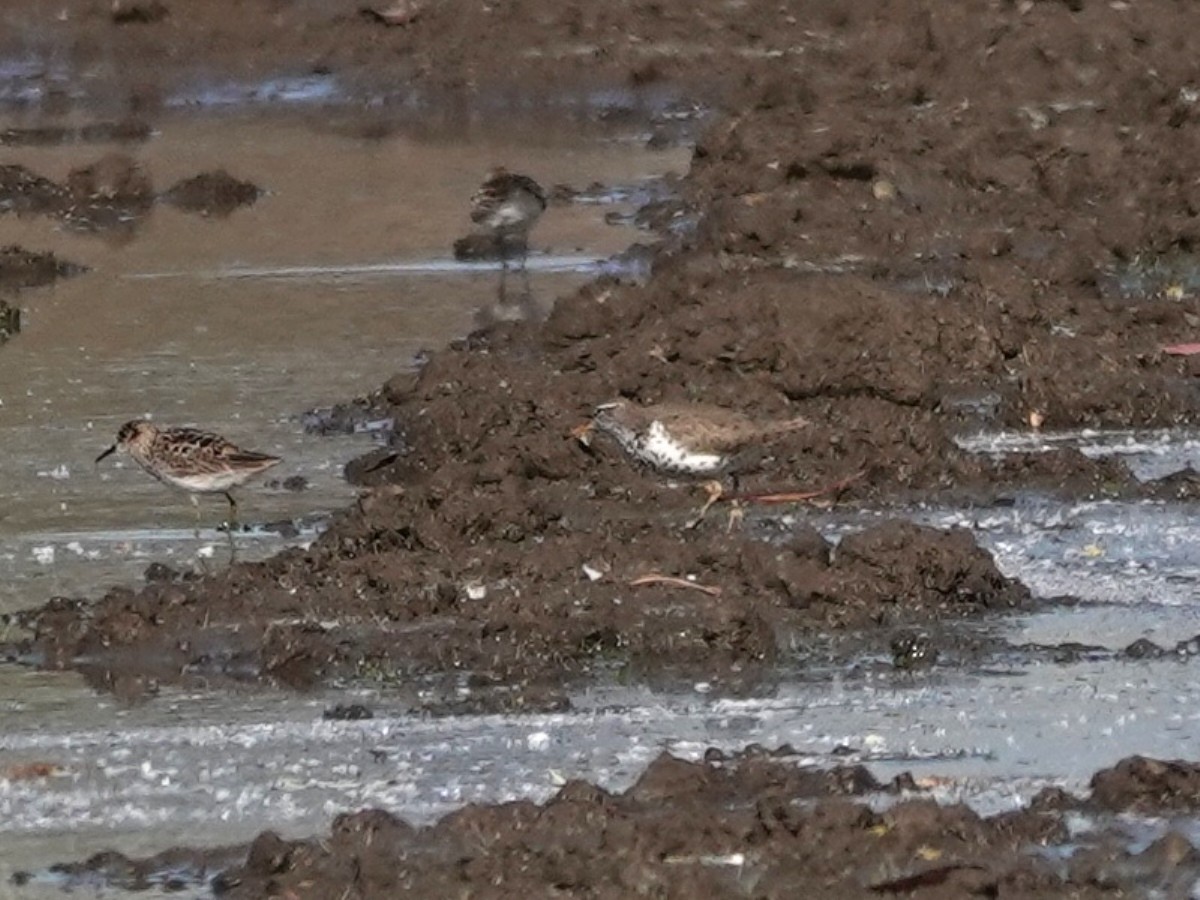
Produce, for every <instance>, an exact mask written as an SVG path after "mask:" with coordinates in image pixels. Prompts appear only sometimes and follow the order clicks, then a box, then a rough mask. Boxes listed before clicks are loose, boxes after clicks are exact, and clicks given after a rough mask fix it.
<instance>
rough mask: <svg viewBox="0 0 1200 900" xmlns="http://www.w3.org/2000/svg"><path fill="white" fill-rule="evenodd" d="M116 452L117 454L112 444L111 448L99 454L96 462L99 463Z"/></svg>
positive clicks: (115, 447) (114, 445)
mask: <svg viewBox="0 0 1200 900" xmlns="http://www.w3.org/2000/svg"><path fill="white" fill-rule="evenodd" d="M116 452H117V445H116V444H113V445H112V446H111V447H109V448H108V449H107V450H105V451H104V452H103V453H101V454H100V455H99V456H97V457H96V462H100V460H102V459H104V457H106V456H111V455H112V454H114V453H116Z"/></svg>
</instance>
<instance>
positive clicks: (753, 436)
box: [592, 400, 808, 475]
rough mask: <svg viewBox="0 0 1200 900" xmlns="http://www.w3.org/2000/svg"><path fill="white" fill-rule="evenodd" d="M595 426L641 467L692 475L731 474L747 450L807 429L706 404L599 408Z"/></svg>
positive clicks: (804, 421)
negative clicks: (759, 420)
mask: <svg viewBox="0 0 1200 900" xmlns="http://www.w3.org/2000/svg"><path fill="white" fill-rule="evenodd" d="M592 421H593V425H594V426H595V428H596V429H597V430H598V431H601V432H603V433H605V434H608V435H610V436H611V437H612V438H613V439H614V440H616V442H617V443H618V444H620V446H621V447H622V449H624V450H625V452H626V453H628V454H629V455H630V456H632V457H633V458H635V459H637V460H639V461H640V462H643V463H646V464H647V465H649V466H651V467H652V468H655V469H657V470H659V471H662V472H668V473H675V474H688V475H711V474H716V473H720V472H724V471H728V470H730V469H731V468H733V467H734V466H735V463H736V461H737V458H738V456H739V455H740V454H741V453H742V452H743V451H746V450H748V449H751V448H757V447H760V446H762V445H765V444H767V443H769V442H771V441H772V440H775V439H776V438H778V437H780V436H782V435H784V434H787V433H789V432H792V431H796V430H797V429H800V428H803V427H805V426H806V425H808V420H807V419H802V418H793V419H782V420H777V421H772V422H756V421H754V420H753V419H751V418H749V417H748V416H746V415H744V414H742V413H739V412H736V411H734V410H731V409H726V408H724V407H720V406H711V405H708V404H702V403H660V404H654V405H650V406H639V405H638V404H636V403H632V402H630V401H627V400H618V401H615V402H613V403H606V404H603V405H601V406H599V407H597V409H596V414H595V416H594V418H593V420H592Z"/></svg>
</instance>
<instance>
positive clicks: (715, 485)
mask: <svg viewBox="0 0 1200 900" xmlns="http://www.w3.org/2000/svg"><path fill="white" fill-rule="evenodd" d="M701 487H703V488H704V492H705V493H706V494H707V495H708V497H707V499H706V500H705V501H704V505H703V506H701V507H700V512H699V513H697V514H696V518H694V519H692V521H690V522H688V524H687V526H686V527H688V528H695V527H696V526H697V525H699V524H700V522H701V520H702V519H703V518H704V516H705V514H707V513H708V511H709V510H710V509H712V506H713V504H714V503H716V502H717V501H718V500H720V499H721V497H722V496H723V495H724V493H725V488H724V487H723V486H722V484H721V482H719V481H706V482H704V484H703V485H701Z"/></svg>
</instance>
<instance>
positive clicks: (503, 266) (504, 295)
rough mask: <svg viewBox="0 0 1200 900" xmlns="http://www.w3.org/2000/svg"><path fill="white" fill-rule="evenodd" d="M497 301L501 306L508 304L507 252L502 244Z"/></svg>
mask: <svg viewBox="0 0 1200 900" xmlns="http://www.w3.org/2000/svg"><path fill="white" fill-rule="evenodd" d="M497 299H498V300H499V302H500V305H501V306H503V305H504V304H506V303H507V302H508V251H507V250H505V248H504V244H501V245H500V294H499V297H498V298H497Z"/></svg>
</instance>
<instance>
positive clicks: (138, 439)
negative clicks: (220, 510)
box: [96, 419, 280, 540]
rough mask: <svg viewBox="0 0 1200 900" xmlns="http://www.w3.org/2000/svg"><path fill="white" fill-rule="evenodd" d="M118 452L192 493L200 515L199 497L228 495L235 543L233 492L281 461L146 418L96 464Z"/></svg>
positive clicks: (120, 435) (125, 428)
mask: <svg viewBox="0 0 1200 900" xmlns="http://www.w3.org/2000/svg"><path fill="white" fill-rule="evenodd" d="M117 450H124V451H125V452H126V453H128V454H129V455H130V456H132V457H133V459H134V462H136V463H137V464H138V465H139V466H141V467H142V468H143V469H145V470H146V471H147V472H149V473H150V474H151V475H153V476H154V477H155V478H157V479H158V480H159V481H161V482H163V483H164V484H169V485H171V486H172V487H177V488H182V489H183V490H185V491H187V492H188V493H189V494H190V495H191V498H192V504H193V505H194V506H196V507H197V513H196V514H197V516H199V501H198V500H197V499H196V495H197V494H224V495H225V499H226V500H228V501H229V513H230V534H231V540H232V531H233V527H232V526H233V522H234V520H235V519H236V516H237V502H236V501H235V500H234V499H233V495H232V494H231V493H230V491H231V490H232V489H233V488H235V487H238V486H239V485H242V484H245V483H246V482H247V481H249V480H250V479H251V478H253V477H254V476H255V475H258V474H260V473H262V472H265V471H266V470H267V469H269V468H271V466H274V465H276V464H277V463H279V462H280V458H279V457H278V456H270V455H268V454H266V453H255V452H254V451H251V450H242V449H241V448H239V447H236V446H234V445H233V444H231V443H230V442H229V441H227V440H225V438H223V437H221V436H220V435H219V434H212V433H211V432H208V431H198V430H197V429H195V428H159V427H158V426H156V425H153V424H151V423H150V422H147V421H145V420H144V419H135V420H133V421H132V422H126V423H125V424H124V425H122V426H121V430H120V431H118V432H117V441H116V443H115V444H113V445H112V446H111V447H109V448H108V449H107V450H105V451H104V452H103V453H101V454H100V455H99V456H97V457H96V462H100V461H101V460H102V459H104V458H105V457H106V456H109V455H110V454H112V453H115V452H116V451H117Z"/></svg>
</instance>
